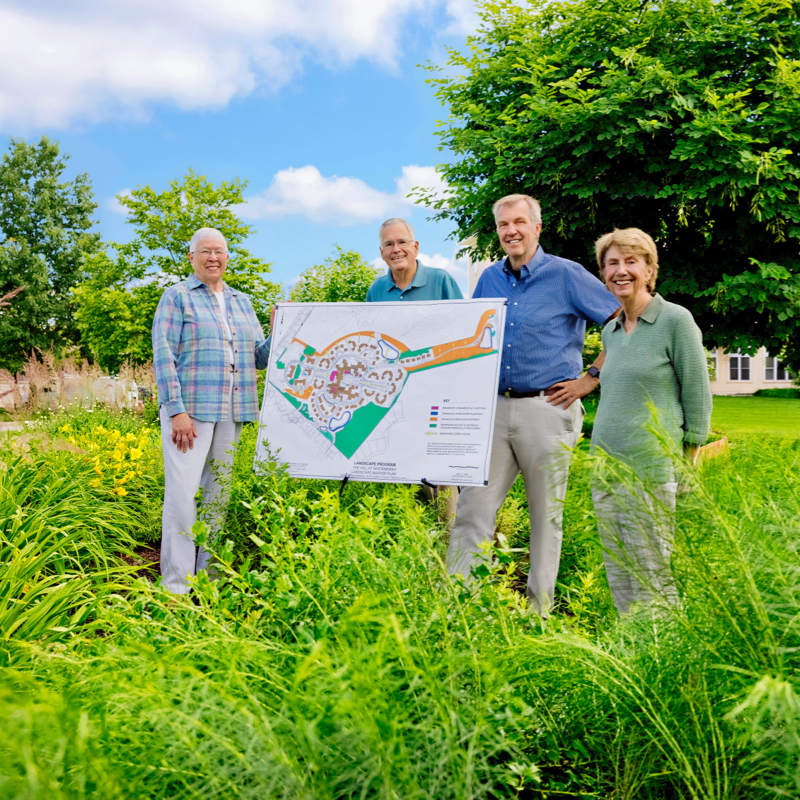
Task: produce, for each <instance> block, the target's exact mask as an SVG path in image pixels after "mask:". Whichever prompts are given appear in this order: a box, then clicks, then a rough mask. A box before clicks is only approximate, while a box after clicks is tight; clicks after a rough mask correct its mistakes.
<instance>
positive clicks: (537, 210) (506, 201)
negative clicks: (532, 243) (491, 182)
mask: <svg viewBox="0 0 800 800" xmlns="http://www.w3.org/2000/svg"><path fill="white" fill-rule="evenodd" d="M520 200H523V201H524V202H526V203H527V204H528V209H529V211H530V215H531V221H532V222H533V223H534V224H537V223H541V221H542V207H541V206H540V205H539V201H538V200H537V199H536V198H535V197H531V196H530V195H529V194H507V195H506V196H505V197H501V198H500V199H499V200H498V201H497V202H496V203H495V204H494V205H493V206H492V213H493V214H494V221H495V222H497V212H498V211H499V210H500V209H501V208H502V207H503V206H510V205H513V204H514V203H519V202H520Z"/></svg>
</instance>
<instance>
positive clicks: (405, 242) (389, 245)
mask: <svg viewBox="0 0 800 800" xmlns="http://www.w3.org/2000/svg"><path fill="white" fill-rule="evenodd" d="M410 244H412V241H411V239H398V240H397V241H395V242H392V241H389V242H383V243H382V244H381V247H383V248H384V249H386V250H390V249H391V248H392V247H394V246H395V245H397V246H398V247H407V246H408V245H410Z"/></svg>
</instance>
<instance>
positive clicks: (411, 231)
mask: <svg viewBox="0 0 800 800" xmlns="http://www.w3.org/2000/svg"><path fill="white" fill-rule="evenodd" d="M395 223H400V224H402V225H405V226H406V228H408V232H409V234H411V240H412V241H414V242H416V241H417V237H416V236H415V235H414V228H413V227H412V225H411V223H410V222H408V221H407V220H404V219H402V217H392V218H391V219H387V220H386V222H384V223H383V225H381V226H380V228H378V241H379V242H380V241H381V239H383V229H384V228H388V227H389V226H390V225H394V224H395Z"/></svg>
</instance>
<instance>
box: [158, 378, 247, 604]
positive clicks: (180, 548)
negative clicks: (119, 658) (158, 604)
mask: <svg viewBox="0 0 800 800" xmlns="http://www.w3.org/2000/svg"><path fill="white" fill-rule="evenodd" d="M232 395H233V383H231V388H230V389H229V397H228V408H229V409H230V411H229V412H228V416H229V417H230V416H232V409H233V396H232ZM160 414H161V446H162V448H163V450H164V512H163V515H162V519H161V585H162V586H163V587H164V588H165V589H168V590H169V591H170V592H173V593H174V594H186V593H187V592H188V591H189V586H188V584H187V580H188V578H189V577H190V576H194V575H196V574H197V573H198V572H199V571H200V570H202V569H206V568H207V567H208V564H209V561H210V559H211V554H210V553H209V552H208V551H207V550H205V549H203V548H202V547H199V548H198V547H196V546H195V543H194V537H193V536H192V526H193V525H194V524H195V522H197V499H196V496H197V490H198V489H202V490H203V494H202V500H201V502H202V514H201V517H202V519H203V520H204V521H205V523H206V525H207V526H208V530H209V534H210V535H211V536H214V535H216V534H218V533H219V531H220V530H221V529H222V525H223V523H224V521H225V512H226V510H227V507H228V498H229V497H230V475H231V471H232V467H233V451H234V449H235V447H236V444H237V442H238V441H239V434H240V433H241V432H242V423H241V422H233V421H231V420H226V421H223V422H201V421H200V420H197V419H194V418H193V417H192V422H193V423H194V426H195V428H196V430H197V438H196V439H195V440H194V448H193V449H192V450H187V451H186V452H185V453H183V452H181V451H180V450H178V448H177V447H176V446H175V444H174V443H173V441H172V418H171V417H169V416H168V415H167V413H166V411H165V410H164V406H161V409H160ZM198 550H199V553H198Z"/></svg>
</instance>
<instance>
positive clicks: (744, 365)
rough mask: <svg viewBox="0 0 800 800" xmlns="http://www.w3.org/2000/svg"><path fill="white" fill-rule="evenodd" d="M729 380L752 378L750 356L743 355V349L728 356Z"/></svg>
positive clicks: (747, 379)
mask: <svg viewBox="0 0 800 800" xmlns="http://www.w3.org/2000/svg"><path fill="white" fill-rule="evenodd" d="M728 380H731V381H749V380H750V356H743V355H742V352H741V350H738V351H737V352H735V353H731V354H730V355H729V356H728Z"/></svg>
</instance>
